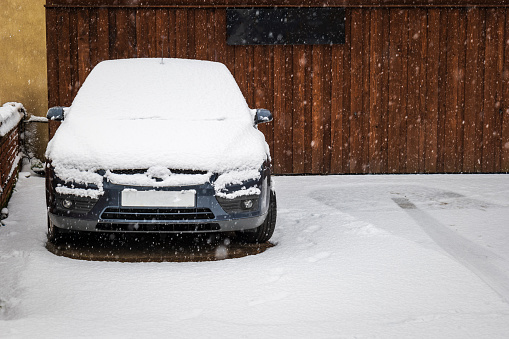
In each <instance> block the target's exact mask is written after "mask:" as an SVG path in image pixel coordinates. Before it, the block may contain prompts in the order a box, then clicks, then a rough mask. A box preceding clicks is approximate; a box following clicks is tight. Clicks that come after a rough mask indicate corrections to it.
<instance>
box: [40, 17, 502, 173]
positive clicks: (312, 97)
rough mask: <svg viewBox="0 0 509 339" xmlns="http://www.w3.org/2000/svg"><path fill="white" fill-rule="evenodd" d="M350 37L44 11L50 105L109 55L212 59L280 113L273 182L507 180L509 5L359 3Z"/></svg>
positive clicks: (252, 97)
mask: <svg viewBox="0 0 509 339" xmlns="http://www.w3.org/2000/svg"><path fill="white" fill-rule="evenodd" d="M345 30H346V43H345V44H344V45H333V46H323V45H321V46H318V45H317V46H228V45H226V10H225V9H224V8H217V9H214V8H206V9H194V8H164V7H160V8H143V9H137V8H47V44H48V86H49V95H48V97H49V105H50V106H56V105H61V106H68V105H70V104H71V102H72V99H73V98H74V96H75V95H76V92H77V90H78V88H79V86H80V84H81V83H83V81H84V80H85V78H86V76H87V75H88V73H89V72H90V70H91V69H92V68H93V67H94V66H95V65H96V64H97V63H98V62H100V61H102V60H105V59H115V58H133V57H160V56H164V57H178V58H195V59H200V60H214V61H220V62H223V63H225V64H226V65H227V66H228V68H229V69H230V70H231V71H232V73H233V74H234V76H235V78H236V79H237V82H238V83H239V86H240V88H241V90H242V92H243V93H244V95H245V97H246V99H247V101H248V104H249V106H250V107H263V108H268V109H270V110H271V111H272V112H273V114H274V118H275V119H274V121H273V122H272V123H269V124H263V125H261V126H260V130H261V131H262V132H263V133H264V134H265V136H266V139H267V142H268V144H269V146H270V149H271V153H272V155H273V165H274V169H275V172H276V173H319V174H321V173H440V172H446V173H458V172H467V173H477V172H508V171H509V13H508V10H507V9H505V8H468V9H467V8H453V9H451V8H449V9H448V8H406V9H405V8H390V9H389V8H377V9H373V8H372V9H362V8H351V9H347V11H346V28H345ZM56 127H57V123H52V124H51V134H53V133H54V132H55V130H56Z"/></svg>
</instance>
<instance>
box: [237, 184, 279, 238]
mask: <svg viewBox="0 0 509 339" xmlns="http://www.w3.org/2000/svg"><path fill="white" fill-rule="evenodd" d="M276 218H277V202H276V193H274V192H273V191H271V192H270V203H269V211H268V212H267V216H266V217H265V220H264V222H263V223H262V224H261V225H260V226H258V227H257V228H255V230H254V231H240V232H238V233H237V234H238V236H239V238H240V239H241V240H242V241H244V242H247V243H264V242H267V241H269V239H270V238H271V237H272V234H273V233H274V229H275V228H276Z"/></svg>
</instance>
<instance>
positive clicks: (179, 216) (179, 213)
mask: <svg viewBox="0 0 509 339" xmlns="http://www.w3.org/2000/svg"><path fill="white" fill-rule="evenodd" d="M214 217H215V216H214V213H212V211H211V210H210V209H208V208H115V207H110V208H107V209H105V210H104V212H103V213H102V214H101V219H103V220H122V221H129V220H136V221H154V220H157V221H163V220H164V221H166V220H170V221H171V220H209V219H214Z"/></svg>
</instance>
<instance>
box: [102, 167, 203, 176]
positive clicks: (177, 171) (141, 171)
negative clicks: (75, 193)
mask: <svg viewBox="0 0 509 339" xmlns="http://www.w3.org/2000/svg"><path fill="white" fill-rule="evenodd" d="M147 171H148V169H114V170H110V172H111V173H113V174H127V175H133V174H145V173H146V172H147ZM170 172H171V173H173V174H207V173H208V172H207V171H198V170H185V169H171V168H170Z"/></svg>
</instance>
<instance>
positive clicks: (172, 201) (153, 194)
mask: <svg viewBox="0 0 509 339" xmlns="http://www.w3.org/2000/svg"><path fill="white" fill-rule="evenodd" d="M195 195H196V193H195V192H194V191H182V192H181V191H178V192H176V191H136V190H124V191H122V206H129V207H136V206H140V207H195Z"/></svg>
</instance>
